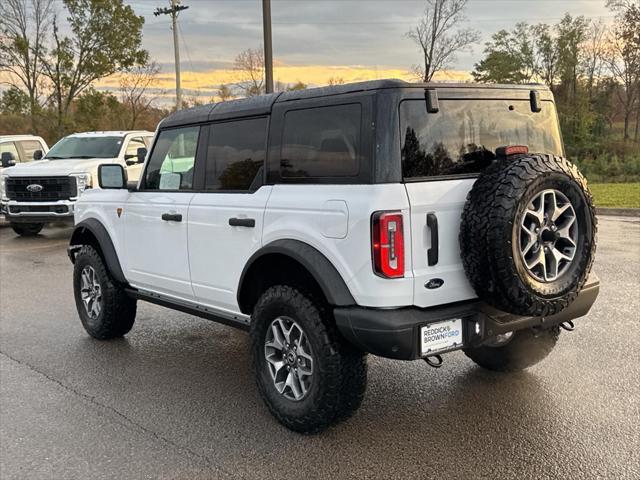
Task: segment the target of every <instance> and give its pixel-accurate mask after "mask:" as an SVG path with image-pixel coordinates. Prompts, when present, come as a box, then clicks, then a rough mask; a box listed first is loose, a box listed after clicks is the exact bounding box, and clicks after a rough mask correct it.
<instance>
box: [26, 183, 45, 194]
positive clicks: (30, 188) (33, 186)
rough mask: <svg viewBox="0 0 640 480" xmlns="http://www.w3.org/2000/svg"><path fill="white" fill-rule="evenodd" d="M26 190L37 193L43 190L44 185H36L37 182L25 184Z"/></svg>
mask: <svg viewBox="0 0 640 480" xmlns="http://www.w3.org/2000/svg"><path fill="white" fill-rule="evenodd" d="M27 190H28V191H30V192H31V193H37V192H41V191H42V190H44V187H43V186H42V185H38V184H37V183H32V184H31V185H27Z"/></svg>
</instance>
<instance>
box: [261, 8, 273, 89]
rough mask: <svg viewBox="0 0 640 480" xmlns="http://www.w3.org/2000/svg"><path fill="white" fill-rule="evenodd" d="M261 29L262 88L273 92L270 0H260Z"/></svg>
mask: <svg viewBox="0 0 640 480" xmlns="http://www.w3.org/2000/svg"><path fill="white" fill-rule="evenodd" d="M262 29H263V32H264V76H265V79H264V84H265V85H264V89H265V92H266V93H273V49H272V46H271V0H262Z"/></svg>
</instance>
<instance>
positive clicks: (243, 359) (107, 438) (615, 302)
mask: <svg viewBox="0 0 640 480" xmlns="http://www.w3.org/2000/svg"><path fill="white" fill-rule="evenodd" d="M70 232H71V230H70V229H68V228H67V229H64V228H48V229H45V230H44V231H43V233H42V234H41V235H40V236H38V237H36V238H19V237H17V236H15V235H14V234H13V231H12V230H11V229H9V228H1V229H0V243H1V252H0V478H2V479H14V478H15V479H24V478H29V479H36V478H46V479H75V478H78V479H84V478H93V479H99V478H115V479H124V478H189V479H192V478H198V479H200V478H255V479H263V478H277V479H288V478H305V479H312V478H334V479H336V478H384V479H387V478H465V479H469V478H519V479H522V478H612V479H613V478H615V479H621V478H635V479H637V478H640V353H639V352H640V314H639V313H638V312H640V219H638V218H636V219H631V218H615V217H601V219H600V231H599V250H598V254H597V260H596V265H595V269H596V272H597V273H598V275H599V276H600V278H601V281H602V287H601V293H600V298H599V300H598V302H597V303H596V305H595V306H594V308H593V310H592V311H591V313H590V314H589V315H588V316H587V317H585V318H583V319H580V320H578V321H577V322H576V323H577V328H576V331H575V332H573V333H563V334H562V335H561V338H560V341H559V344H558V346H557V347H556V350H555V351H554V352H553V353H552V354H551V356H550V357H549V358H548V359H547V360H546V361H544V362H543V363H541V364H539V365H538V366H536V367H534V368H532V369H530V370H529V371H526V372H523V373H520V374H515V375H500V374H494V373H490V372H486V371H483V370H481V369H480V368H478V367H476V366H474V364H473V363H471V361H469V360H467V359H466V357H465V356H464V355H463V354H462V353H461V352H455V353H452V354H449V355H447V356H445V364H444V366H443V368H441V369H439V370H435V369H432V368H429V367H428V366H427V365H426V364H425V363H423V362H419V361H417V362H411V363H404V362H398V361H391V360H384V359H379V358H374V357H369V388H368V392H367V396H366V398H365V401H364V403H363V405H362V407H361V409H360V410H359V411H358V413H357V414H356V415H355V417H354V418H353V419H351V420H350V421H348V422H347V423H344V424H342V425H340V426H338V427H335V428H332V429H330V430H329V431H327V432H325V433H323V434H321V435H316V436H300V435H297V434H294V433H291V432H289V431H287V430H285V429H284V428H283V427H281V426H280V425H279V424H277V423H276V421H275V420H274V419H273V418H272V417H271V416H270V414H269V413H268V412H267V409H266V408H265V407H264V406H263V404H262V401H261V400H260V398H259V396H258V393H257V389H256V388H255V387H254V383H253V376H252V372H251V369H250V366H249V359H248V356H247V351H248V338H247V335H246V334H245V333H243V332H240V331H236V330H233V329H231V328H228V327H224V326H221V325H217V324H214V323H210V322H208V321H206V320H201V319H198V318H195V317H191V316H189V315H186V314H182V313H177V312H173V311H169V310H165V309H163V308H161V307H157V306H154V305H149V304H140V307H139V310H138V319H137V322H136V325H135V326H134V328H133V330H132V332H131V333H130V334H129V335H128V336H127V337H126V338H125V339H121V340H116V341H109V342H98V341H95V340H92V339H91V338H89V337H88V336H87V335H86V333H85V332H84V330H83V329H82V327H81V325H80V321H79V320H78V318H77V314H76V311H75V306H74V302H73V295H72V286H71V264H70V263H69V260H68V258H67V256H66V252H65V248H66V244H67V241H68V237H69V235H70Z"/></svg>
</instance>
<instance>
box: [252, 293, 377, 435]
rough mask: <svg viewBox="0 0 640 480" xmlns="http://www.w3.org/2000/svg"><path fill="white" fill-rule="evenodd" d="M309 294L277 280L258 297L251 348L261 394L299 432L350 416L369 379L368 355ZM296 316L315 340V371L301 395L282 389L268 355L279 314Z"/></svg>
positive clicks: (253, 320) (358, 404)
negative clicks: (346, 337)
mask: <svg viewBox="0 0 640 480" xmlns="http://www.w3.org/2000/svg"><path fill="white" fill-rule="evenodd" d="M311 298H312V296H311V295H309V294H303V293H301V292H300V291H299V290H297V289H295V288H293V287H289V286H285V285H278V286H274V287H271V288H269V289H268V290H267V291H265V292H264V294H263V295H262V296H261V297H260V299H259V300H258V302H257V304H256V306H255V308H254V312H253V316H252V321H251V353H252V361H253V367H254V370H255V375H256V381H257V385H258V390H259V391H260V394H261V396H262V398H263V400H264V402H265V404H266V405H267V407H268V408H269V410H270V411H271V413H272V414H273V416H275V417H276V419H277V420H278V421H279V422H280V423H282V424H283V425H284V426H285V427H287V428H289V429H290V430H293V431H295V432H299V433H305V434H311V433H317V432H320V431H322V430H324V429H326V428H327V427H329V426H331V425H333V424H336V423H338V422H341V421H343V420H346V419H347V418H349V417H350V416H351V415H353V413H354V412H355V411H356V410H357V409H358V407H359V406H360V404H361V402H362V399H363V397H364V392H365V390H366V384H367V363H366V356H365V355H364V354H363V353H362V352H360V351H358V350H356V349H355V348H354V347H352V346H351V345H349V344H348V343H347V342H346V341H345V340H344V339H343V338H342V337H341V336H340V334H339V332H338V331H337V329H336V327H335V325H334V324H333V322H332V318H330V311H329V309H328V308H326V306H325V305H323V304H322V302H320V301H318V300H315V301H314V300H312V299H311ZM282 316H285V317H289V318H291V319H293V320H294V321H295V322H297V323H298V324H299V325H300V326H301V327H302V329H303V330H304V332H305V335H306V336H307V338H308V341H309V342H310V345H311V349H312V354H313V362H314V371H313V378H312V381H311V385H310V388H309V391H308V393H307V395H306V396H305V397H304V398H302V399H301V400H299V401H295V400H290V399H288V398H286V397H285V396H283V395H282V394H280V393H279V392H278V391H277V390H276V388H275V386H274V383H273V380H272V377H271V374H270V372H269V369H268V366H267V361H266V359H265V355H264V348H265V341H266V335H267V330H268V329H269V327H270V325H271V322H272V321H273V320H275V319H276V318H278V317H282Z"/></svg>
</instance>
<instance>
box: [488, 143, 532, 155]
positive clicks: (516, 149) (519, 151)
mask: <svg viewBox="0 0 640 480" xmlns="http://www.w3.org/2000/svg"><path fill="white" fill-rule="evenodd" d="M527 153H529V147H528V146H526V145H508V146H506V147H498V148H496V156H498V157H509V156H511V155H526V154H527Z"/></svg>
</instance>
